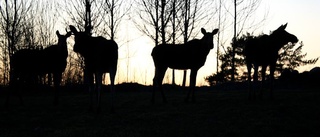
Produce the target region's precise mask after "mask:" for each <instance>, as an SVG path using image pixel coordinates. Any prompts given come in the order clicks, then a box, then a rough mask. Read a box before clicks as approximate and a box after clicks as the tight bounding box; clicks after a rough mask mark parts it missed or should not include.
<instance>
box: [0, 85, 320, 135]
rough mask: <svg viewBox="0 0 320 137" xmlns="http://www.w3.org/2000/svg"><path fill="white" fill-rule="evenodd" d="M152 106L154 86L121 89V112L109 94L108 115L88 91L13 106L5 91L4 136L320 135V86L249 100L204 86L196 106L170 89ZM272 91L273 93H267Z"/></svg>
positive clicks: (29, 98)
mask: <svg viewBox="0 0 320 137" xmlns="http://www.w3.org/2000/svg"><path fill="white" fill-rule="evenodd" d="M165 90H166V95H167V97H168V103H167V104H164V103H162V100H161V96H160V93H159V92H157V94H156V103H155V104H153V105H152V104H151V103H150V99H151V88H150V87H144V86H138V85H134V86H131V87H130V86H129V87H128V86H126V87H121V86H119V87H117V92H116V102H115V107H116V112H115V113H110V108H111V107H110V93H109V92H104V93H103V94H102V95H103V99H102V112H101V113H100V114H95V113H93V112H89V111H88V108H89V94H88V93H87V92H85V91H84V90H82V89H81V88H66V87H65V89H64V91H62V92H61V98H60V105H58V106H54V105H53V93H52V91H38V92H30V93H29V92H26V93H23V100H24V105H23V106H21V105H20V104H19V100H18V98H17V97H15V96H12V97H11V100H10V102H9V103H10V104H9V107H8V108H6V107H5V106H4V105H3V104H4V100H5V96H6V95H5V92H2V93H1V92H0V95H1V96H0V103H1V107H0V137H22V136H23V137H37V136H39V137H58V136H66V137H68V136H71V137H87V136H90V137H96V136H110V137H131V136H132V137H142V136H143V137H144V136H146V137H166V136H174V137H189V136H191V137H192V136H197V137H205V136H209V137H225V136H226V137H233V136H237V137H238V136H243V137H244V136H245V137H261V136H266V137H270V136H271V137H275V136H281V137H292V136H296V137H309V136H314V137H319V136H320V91H318V89H313V90H312V89H305V90H304V89H294V90H284V89H282V90H280V89H278V90H275V99H274V100H268V99H267V98H264V99H263V100H255V101H248V100H247V92H246V91H245V90H221V89H220V90H217V89H214V88H208V87H207V88H198V89H197V92H196V99H197V100H196V102H195V103H185V102H184V101H183V100H184V98H185V96H186V91H187V90H186V89H183V88H179V87H175V88H172V87H166V88H165ZM265 95H267V94H265Z"/></svg>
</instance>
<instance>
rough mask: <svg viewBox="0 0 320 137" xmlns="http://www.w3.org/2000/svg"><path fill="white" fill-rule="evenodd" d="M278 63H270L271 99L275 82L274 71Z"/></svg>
mask: <svg viewBox="0 0 320 137" xmlns="http://www.w3.org/2000/svg"><path fill="white" fill-rule="evenodd" d="M275 66H276V64H271V65H270V99H273V82H274V71H275Z"/></svg>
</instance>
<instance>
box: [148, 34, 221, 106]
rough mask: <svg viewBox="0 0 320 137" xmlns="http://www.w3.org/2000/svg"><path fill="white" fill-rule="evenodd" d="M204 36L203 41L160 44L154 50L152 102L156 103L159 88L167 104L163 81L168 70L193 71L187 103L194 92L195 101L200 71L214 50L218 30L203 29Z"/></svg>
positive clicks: (193, 99) (152, 54) (193, 98)
mask: <svg viewBox="0 0 320 137" xmlns="http://www.w3.org/2000/svg"><path fill="white" fill-rule="evenodd" d="M201 32H202V34H203V35H204V36H203V37H202V38H201V39H193V40H190V41H188V42H186V43H185V44H160V45H158V46H156V47H154V48H153V50H152V53H151V56H152V58H153V61H154V66H155V75H154V78H153V92H152V100H151V101H152V102H153V103H154V101H155V88H156V87H159V88H160V91H161V94H162V99H163V102H167V100H166V97H165V95H164V93H163V89H162V80H163V77H164V75H165V72H166V70H167V68H168V67H169V68H172V69H181V70H185V69H191V74H190V85H189V88H190V90H189V91H188V94H187V97H186V99H185V101H188V100H189V96H190V92H192V101H195V97H194V88H195V84H196V77H197V72H198V70H199V69H200V68H201V67H202V66H203V65H204V63H205V61H206V59H207V55H208V53H209V51H210V50H211V49H212V48H213V35H215V34H216V33H218V29H215V30H213V31H212V32H211V33H210V32H206V30H205V29H203V28H201Z"/></svg>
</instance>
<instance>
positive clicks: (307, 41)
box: [118, 0, 320, 85]
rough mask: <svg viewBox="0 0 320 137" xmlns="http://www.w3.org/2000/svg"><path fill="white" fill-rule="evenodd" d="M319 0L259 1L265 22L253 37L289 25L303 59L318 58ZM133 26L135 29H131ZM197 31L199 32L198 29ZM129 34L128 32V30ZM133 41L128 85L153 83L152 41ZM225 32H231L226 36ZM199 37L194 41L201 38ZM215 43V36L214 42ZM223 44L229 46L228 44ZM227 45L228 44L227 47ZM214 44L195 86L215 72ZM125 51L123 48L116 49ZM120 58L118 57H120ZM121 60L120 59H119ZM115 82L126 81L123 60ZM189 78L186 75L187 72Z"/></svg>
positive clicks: (208, 26) (319, 44)
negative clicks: (301, 51) (129, 83)
mask: <svg viewBox="0 0 320 137" xmlns="http://www.w3.org/2000/svg"><path fill="white" fill-rule="evenodd" d="M319 6H320V1H318V0H307V1H300V0H267V1H262V3H261V4H260V6H259V9H258V10H257V12H258V13H257V14H256V16H257V18H259V17H261V16H264V15H265V14H266V13H268V16H267V18H266V21H265V22H264V23H263V25H262V26H261V27H260V28H258V29H256V30H255V31H254V33H255V34H261V33H265V34H269V33H270V31H272V30H275V29H277V28H278V27H279V26H280V25H282V24H285V23H288V26H287V28H286V30H287V31H288V32H289V33H291V34H294V35H296V36H297V37H298V39H299V42H300V41H303V43H304V47H303V53H307V57H306V58H305V59H312V58H317V57H319V56H320V54H319V53H320V41H319V39H320V35H319V34H318V33H319V32H320V15H319V14H320V8H319ZM133 27H134V26H133ZM215 27H216V26H213V25H210V24H208V25H207V26H205V27H204V28H205V29H207V31H212V30H213V29H214V28H215ZM198 31H200V30H198ZM224 31H225V32H224V34H225V35H227V36H226V37H232V29H231V28H229V29H225V30H224ZM129 32H130V31H129ZM132 33H133V35H134V37H136V39H135V40H134V41H132V42H130V48H131V50H130V52H131V53H130V54H132V56H131V58H130V63H129V67H130V69H129V82H130V81H131V82H134V81H136V82H139V83H142V84H152V78H153V75H154V66H153V61H152V58H151V56H150V53H151V50H152V48H153V47H154V44H153V42H152V41H151V39H149V38H147V37H144V36H143V34H142V36H140V35H139V36H137V34H139V33H138V32H132ZM227 33H230V34H229V35H228V34H227ZM200 35H201V34H199V36H198V37H197V38H201V36H200ZM214 43H216V37H215V39H214ZM226 43H230V42H229V41H227V42H226ZM226 46H229V45H226ZM216 47H217V45H215V47H214V49H213V50H211V51H210V53H209V55H208V57H207V61H206V64H205V65H204V66H203V67H202V68H201V69H199V71H198V76H197V85H207V83H206V82H205V80H204V77H206V76H208V75H211V74H213V73H216V55H215V53H216V50H217V48H216ZM121 51H126V49H124V48H122V49H120V50H119V52H121ZM120 56H121V55H120ZM120 58H121V57H120ZM119 63H120V65H119V69H118V80H119V81H122V80H120V79H121V77H122V78H124V79H126V77H127V75H126V74H125V73H126V69H125V67H126V61H121V59H120V60H119ZM315 66H320V62H319V61H318V62H317V63H316V64H315V65H309V66H303V67H299V68H298V70H299V72H303V71H307V70H310V69H311V68H313V67H315ZM176 73H177V76H176V77H177V78H176V79H177V81H176V83H177V84H181V77H182V76H181V75H182V73H183V72H182V71H177V72H176ZM170 74H171V69H168V70H167V73H166V76H165V78H164V82H165V83H168V82H169V83H170V81H171V75H170ZM188 76H189V72H188Z"/></svg>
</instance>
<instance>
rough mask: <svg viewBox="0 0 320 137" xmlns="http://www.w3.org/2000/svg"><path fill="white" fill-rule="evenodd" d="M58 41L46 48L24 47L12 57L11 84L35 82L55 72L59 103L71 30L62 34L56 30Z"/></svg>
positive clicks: (56, 96) (56, 94)
mask: <svg viewBox="0 0 320 137" xmlns="http://www.w3.org/2000/svg"><path fill="white" fill-rule="evenodd" d="M56 35H57V37H58V43H57V44H56V45H51V46H49V47H47V48H45V49H43V50H42V49H22V50H19V51H17V52H16V53H14V54H13V55H12V57H11V62H10V66H11V80H10V83H11V84H20V85H26V84H25V83H30V81H33V82H35V81H36V80H37V78H38V76H39V75H45V74H49V75H51V74H53V80H54V87H55V90H56V91H55V99H54V104H58V98H59V93H58V92H59V90H58V89H57V88H58V87H59V86H60V83H61V79H62V73H63V72H64V70H65V68H66V65H67V57H68V50H67V38H68V37H69V36H70V35H71V32H67V34H66V35H61V34H60V33H59V31H56Z"/></svg>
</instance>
